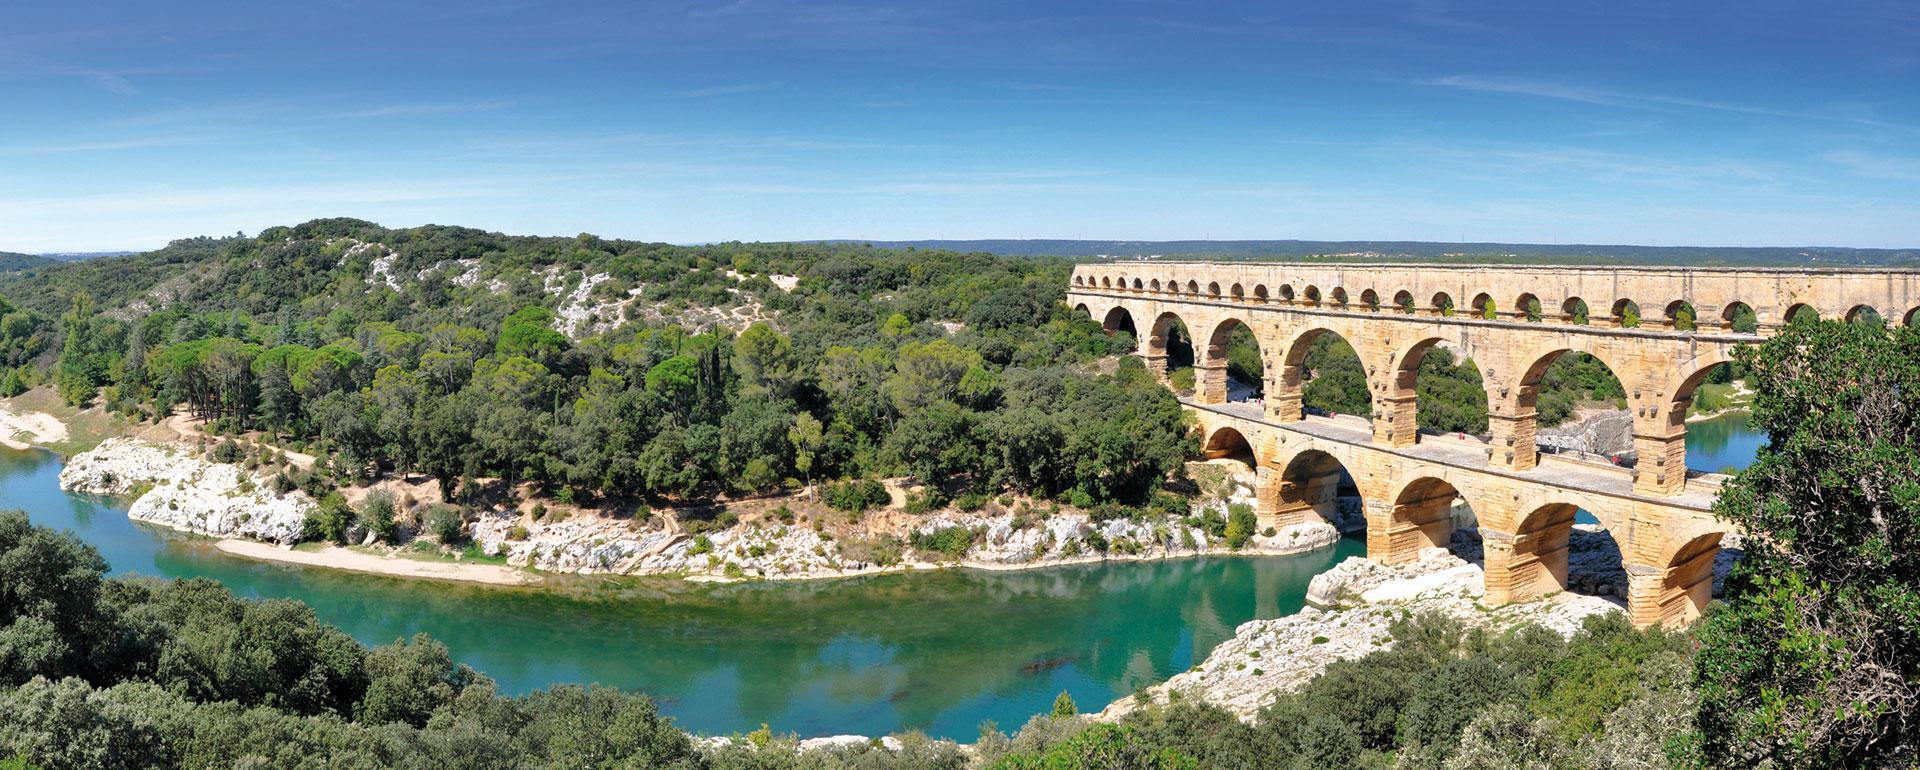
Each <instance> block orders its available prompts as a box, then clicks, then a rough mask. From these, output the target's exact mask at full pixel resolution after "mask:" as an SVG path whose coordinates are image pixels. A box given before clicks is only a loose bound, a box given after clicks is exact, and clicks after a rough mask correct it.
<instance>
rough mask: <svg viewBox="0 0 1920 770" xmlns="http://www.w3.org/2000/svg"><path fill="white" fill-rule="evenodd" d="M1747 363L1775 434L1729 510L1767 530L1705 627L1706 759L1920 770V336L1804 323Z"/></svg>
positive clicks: (1758, 417)
mask: <svg viewBox="0 0 1920 770" xmlns="http://www.w3.org/2000/svg"><path fill="white" fill-rule="evenodd" d="M1739 360H1740V363H1741V365H1742V366H1743V367H1745V368H1746V369H1747V370H1748V371H1749V372H1751V376H1752V378H1753V380H1752V381H1753V382H1754V384H1755V386H1756V389H1757V391H1758V396H1757V397H1756V399H1755V401H1754V421H1755V422H1756V423H1757V424H1758V425H1759V426H1760V427H1761V428H1763V429H1764V430H1766V432H1767V435H1768V436H1769V440H1768V443H1767V445H1766V446H1765V447H1763V448H1762V449H1761V451H1760V453H1759V455H1758V457H1756V458H1755V460H1754V462H1753V464H1752V465H1750V466H1748V468H1747V469H1746V470H1745V471H1743V472H1742V473H1740V474H1739V475H1738V476H1736V477H1735V478H1734V480H1733V481H1732V482H1731V483H1729V484H1728V485H1726V487H1724V488H1723V490H1722V491H1721V494H1720V498H1719V501H1718V503H1717V504H1716V507H1715V511H1716V513H1718V514H1719V515H1720V516H1722V517H1724V518H1726V519H1727V520H1729V521H1732V522H1734V523H1736V524H1739V525H1740V526H1741V527H1743V528H1744V529H1745V530H1746V531H1747V532H1748V533H1750V535H1751V536H1750V537H1749V538H1747V539H1746V541H1745V543H1746V546H1747V551H1746V556H1745V558H1744V559H1743V560H1742V562H1741V564H1740V566H1739V567H1738V568H1737V569H1736V571H1735V573H1734V575H1733V576H1732V578H1731V579H1730V580H1729V581H1728V586H1727V596H1728V602H1727V605H1726V606H1725V607H1722V608H1720V610H1719V611H1717V612H1714V613H1711V614H1710V615H1709V616H1708V618H1707V620H1706V621H1705V623H1704V625H1703V626H1702V628H1701V631H1700V636H1701V640H1702V642H1703V645H1704V647H1703V649H1702V651H1701V653H1700V655H1699V657H1698V662H1697V666H1696V670H1695V682H1696V685H1697V686H1698V687H1699V689H1700V693H1701V699H1702V704H1701V710H1700V723H1699V727H1700V739H1701V741H1702V752H1701V753H1702V755H1703V756H1704V757H1707V758H1709V762H1710V763H1711V764H1715V765H1718V766H1725V767H1746V766H1753V765H1756V764H1761V763H1768V764H1771V765H1772V766H1777V767H1838V766H1847V767H1865V766H1884V767H1894V766H1903V767H1904V766H1911V765H1913V764H1915V763H1916V762H1920V733H1917V732H1916V728H1915V727H1914V725H1915V720H1916V717H1917V716H1920V633H1917V632H1916V629H1920V552H1916V551H1915V550H1914V548H1913V547H1912V543H1913V542H1914V541H1915V539H1916V538H1920V391H1916V389H1915V387H1914V384H1915V383H1917V382H1920V333H1916V331H1915V330H1913V329H1911V328H1901V329H1898V330H1893V331H1889V330H1888V329H1886V328H1885V327H1882V326H1867V325H1860V324H1847V323H1843V322H1838V321H1826V322H1820V321H1804V322H1796V323H1793V324H1790V325H1789V326H1788V328H1787V329H1786V330H1785V331H1784V332H1782V333H1781V334H1779V335H1778V336H1775V337H1773V338H1771V339H1769V340H1767V341H1766V342H1764V343H1762V344H1761V345H1759V346H1758V347H1754V348H1748V349H1743V350H1742V351H1741V352H1740V354H1739Z"/></svg>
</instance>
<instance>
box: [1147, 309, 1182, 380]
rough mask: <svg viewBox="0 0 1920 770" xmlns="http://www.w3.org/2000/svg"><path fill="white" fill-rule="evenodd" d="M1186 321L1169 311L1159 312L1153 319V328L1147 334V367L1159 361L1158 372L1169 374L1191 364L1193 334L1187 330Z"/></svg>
mask: <svg viewBox="0 0 1920 770" xmlns="http://www.w3.org/2000/svg"><path fill="white" fill-rule="evenodd" d="M1188 328H1189V327H1188V326H1187V322H1186V321H1184V320H1181V318H1180V316H1179V315H1178V314H1176V313H1173V312H1171V311H1168V312H1165V313H1161V314H1160V317H1158V318H1155V319H1153V328H1152V330H1151V331H1150V332H1149V333H1148V335H1147V340H1146V352H1147V359H1148V368H1150V369H1152V368H1154V367H1153V365H1152V364H1153V363H1154V362H1156V361H1157V362H1159V367H1158V369H1157V372H1158V373H1159V374H1162V375H1165V374H1171V373H1173V372H1175V371H1178V370H1180V369H1186V368H1191V367H1192V366H1193V334H1192V333H1191V332H1189V331H1188Z"/></svg>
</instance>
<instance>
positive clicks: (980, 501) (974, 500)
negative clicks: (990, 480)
mask: <svg viewBox="0 0 1920 770" xmlns="http://www.w3.org/2000/svg"><path fill="white" fill-rule="evenodd" d="M986 504H987V496H986V495H983V494H980V493H978V492H968V493H966V494H963V495H961V496H959V497H956V498H954V499H953V507H955V508H958V509H960V510H962V511H966V512H967V513H972V512H974V511H977V510H980V509H981V508H982V507H983V506H985V505H986Z"/></svg>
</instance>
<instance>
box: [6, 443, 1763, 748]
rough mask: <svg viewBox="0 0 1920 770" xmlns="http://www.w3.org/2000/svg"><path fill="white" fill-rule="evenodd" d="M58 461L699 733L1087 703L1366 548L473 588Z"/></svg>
mask: <svg viewBox="0 0 1920 770" xmlns="http://www.w3.org/2000/svg"><path fill="white" fill-rule="evenodd" d="M1687 439H1688V441H1687V465H1688V467H1691V468H1695V469H1699V470H1716V471H1717V470H1721V469H1724V468H1739V467H1744V466H1745V465H1746V464H1747V463H1749V462H1751V461H1752V460H1753V456H1754V453H1755V452H1756V451H1758V449H1759V447H1760V445H1761V444H1762V443H1764V442H1765V440H1766V436H1765V435H1764V434H1762V433H1760V432H1758V431H1757V430H1754V429H1752V428H1750V427H1749V425H1748V420H1747V416H1746V415H1744V414H1735V415H1729V416H1726V417H1721V418H1716V419H1714V420H1708V421H1704V422H1698V423H1694V424H1692V425H1691V426H1689V427H1688V431H1687ZM59 471H60V461H59V459H58V458H57V457H55V456H53V455H51V454H48V453H45V452H12V451H6V450H0V508H23V509H25V510H26V511H27V513H28V515H29V516H30V517H31V518H32V519H33V521H35V522H37V523H40V524H45V525H48V526H52V527H56V528H61V529H71V530H73V531H74V532H75V533H77V534H78V535H79V536H80V537H81V538H82V539H84V540H86V541H87V542H89V543H91V544H93V545H94V547H96V548H99V549H100V551H101V553H102V554H104V555H105V556H106V558H107V560H108V561H109V562H110V563H111V564H112V565H113V568H114V569H115V571H117V572H123V573H126V572H131V573H139V574H142V575H157V576H163V577H209V578H213V579H215V580H219V581H220V582H222V583H224V584H226V585H227V587H229V588H231V589H233V590H234V591H235V592H237V593H240V594H243V595H247V596H259V597H286V598H293V599H299V600H301V601H304V602H306V603H307V604H309V605H312V606H313V608H314V609H315V610H316V611H317V612H318V613H319V614H320V618H321V619H322V620H325V621H327V622H329V623H334V624H336V625H339V626H340V627H342V628H344V629H346V630H347V631H348V632H349V633H352V634H353V635H354V636H355V637H356V638H358V639H359V640H360V641H362V642H365V643H367V644H382V643H386V642H390V641H393V640H394V639H397V638H400V637H403V636H409V635H412V634H415V633H422V632H424V633H428V634H432V635H433V636H435V637H436V638H439V639H440V640H442V641H444V642H446V643H447V645H448V646H449V647H450V648H452V650H453V653H454V655H455V656H456V657H457V658H458V659H459V660H461V661H462V662H465V663H467V664H469V665H472V666H473V667H474V668H477V669H479V670H480V671H483V672H485V673H486V674H487V675H489V676H491V677H493V678H494V679H495V680H496V681H498V682H499V683H500V685H501V687H502V689H504V690H505V691H507V692H512V693H523V692H527V691H529V690H533V689H538V688H541V687H545V686H548V685H551V684H556V683H564V682H580V683H585V682H598V683H601V684H609V685H614V686H618V687H623V688H628V689H637V690H642V691H645V692H647V693H649V694H652V695H653V696H654V697H656V698H658V699H659V700H660V702H661V707H662V709H663V710H664V711H665V712H666V713H668V714H671V715H673V716H674V717H676V718H677V719H678V720H679V722H680V724H681V725H682V726H683V727H685V728H687V729H690V730H693V731H695V732H699V733H730V732H736V731H745V730H751V729H754V728H756V727H759V726H760V725H761V724H762V723H765V724H768V725H771V726H772V727H773V728H774V729H775V730H778V731H781V732H795V733H799V734H801V735H805V736H811V735H827V734H836V733H863V734H868V735H878V734H883V733H888V732H893V731H898V730H903V729H921V730H925V731H927V732H928V733H930V734H933V735H936V736H941V737H949V738H957V739H970V738H972V737H973V736H974V735H975V734H976V730H977V728H978V726H979V724H980V722H982V721H983V720H994V721H996V722H998V723H999V724H1000V725H1001V727H1002V728H1005V729H1011V728H1014V727H1017V726H1019V725H1020V724H1021V723H1022V722H1024V721H1025V720H1026V718H1027V717H1028V716H1030V715H1032V714H1035V713H1039V712H1041V711H1044V710H1046V709H1047V708H1048V707H1049V706H1050V705H1051V703H1052V700H1053V697H1054V696H1055V695H1056V694H1058V693H1059V692H1061V691H1062V690H1064V691H1066V692H1068V693H1071V694H1072V695H1073V697H1074V700H1076V701H1078V702H1079V703H1080V705H1081V707H1082V708H1083V709H1088V710H1092V709H1098V708H1100V707H1102V706H1104V705H1105V704H1106V703H1108V702H1109V701H1111V700H1113V699H1114V698H1116V697H1119V696H1121V695H1125V694H1127V693H1130V692H1132V691H1133V690H1135V689H1137V688H1139V687H1140V686H1142V685H1146V684H1151V683H1155V682H1159V681H1162V680H1164V679H1166V678H1167V677H1169V676H1171V675H1173V674H1175V673H1178V672H1180V671H1184V670H1186V669H1187V668H1188V667H1190V666H1192V665H1193V664H1194V663H1196V662H1198V661H1199V660H1201V659H1202V658H1204V657H1205V656H1206V654H1207V652H1208V651H1209V650H1211V649H1212V648H1213V647H1214V645H1216V644H1219V643H1220V642H1221V641H1224V640H1226V639H1227V638H1230V637H1231V636H1232V635H1233V629H1234V627H1235V626H1237V625H1239V624H1240V623H1243V622H1245V621H1247V620H1251V619H1253V618H1272V617H1278V616H1280V615H1284V614H1287V613H1290V612H1293V611H1295V610H1298V609H1299V608H1300V607H1301V604H1302V598H1303V597H1304V596H1305V594H1306V586H1307V581H1308V580H1310V579H1311V578H1312V577H1313V575H1315V574H1316V573H1319V572H1321V571H1323V570H1325V569H1327V568H1328V567H1330V566H1332V565H1333V564H1335V563H1336V562H1338V561H1339V560H1341V559H1344V558H1346V557H1347V556H1351V555H1356V554H1360V553H1364V552H1365V546H1364V544H1363V543H1361V542H1359V541H1358V540H1355V539H1348V540H1344V541H1342V542H1341V543H1340V545H1339V546H1337V547H1336V548H1333V549H1329V550H1323V551H1319V552H1316V553H1311V554H1302V555H1299V556H1287V557H1270V558H1214V559H1183V560H1176V561H1164V562H1117V563H1110V564H1093V565H1084V566H1075V567H1057V568H1049V569H1044V570H1032V571H1022V572H977V571H961V570H949V571H942V572H932V573H916V574H901V575H881V576H872V577H862V578H848V579H841V580H822V581H810V582H802V583H745V584H735V585H701V584H689V583H682V582H679V581H636V580H620V581H615V580H598V579H594V580H589V579H581V580H577V581H570V582H568V583H567V584H566V585H565V586H564V587H563V588H562V589H560V590H535V589H513V588H498V587H479V586H463V585H457V584H447V583H436V582H429V581H410V580H400V579H396V578H383V577H377V576H369V575H355V574H350V573H342V572H336V571H332V570H322V569H312V568H302V567H294V566H284V565H274V564H265V563H261V562H254V561H249V560H244V559H238V558H234V557H230V556H226V555H223V554H221V553H219V552H218V551H216V550H214V548H213V547H212V543H211V541H209V540H206V539H203V538H195V537H190V536H186V535H181V534H178V533H174V532H170V531H166V530H161V529H157V528H152V527H148V526H146V525H142V524H135V523H133V522H132V521H129V520H128V519H127V516H126V511H125V510H124V509H122V508H119V507H117V506H115V505H113V504H112V503H110V502H107V501H104V500H100V499H97V498H93V497H89V496H82V495H70V494H67V493H64V492H61V491H60V488H59V484H58V481H57V479H56V476H57V475H58V473H59Z"/></svg>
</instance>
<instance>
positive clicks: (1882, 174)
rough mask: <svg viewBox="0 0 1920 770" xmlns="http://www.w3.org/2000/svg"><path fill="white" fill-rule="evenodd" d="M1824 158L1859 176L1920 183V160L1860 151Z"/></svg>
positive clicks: (1836, 153)
mask: <svg viewBox="0 0 1920 770" xmlns="http://www.w3.org/2000/svg"><path fill="white" fill-rule="evenodd" d="M1822 157H1824V158H1825V159H1826V160H1828V161H1830V162H1832V163H1836V164H1839V166H1840V167H1841V168H1844V169H1846V170H1847V171H1849V172H1852V173H1854V174H1856V175H1859V176H1864V177H1872V178H1874V179H1890V180H1893V181H1896V182H1920V158H1915V157H1909V156H1904V155H1882V154H1878V153H1870V152H1862V151H1859V150H1838V151H1835V152H1830V153H1827V154H1826V155H1824V156H1822Z"/></svg>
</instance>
